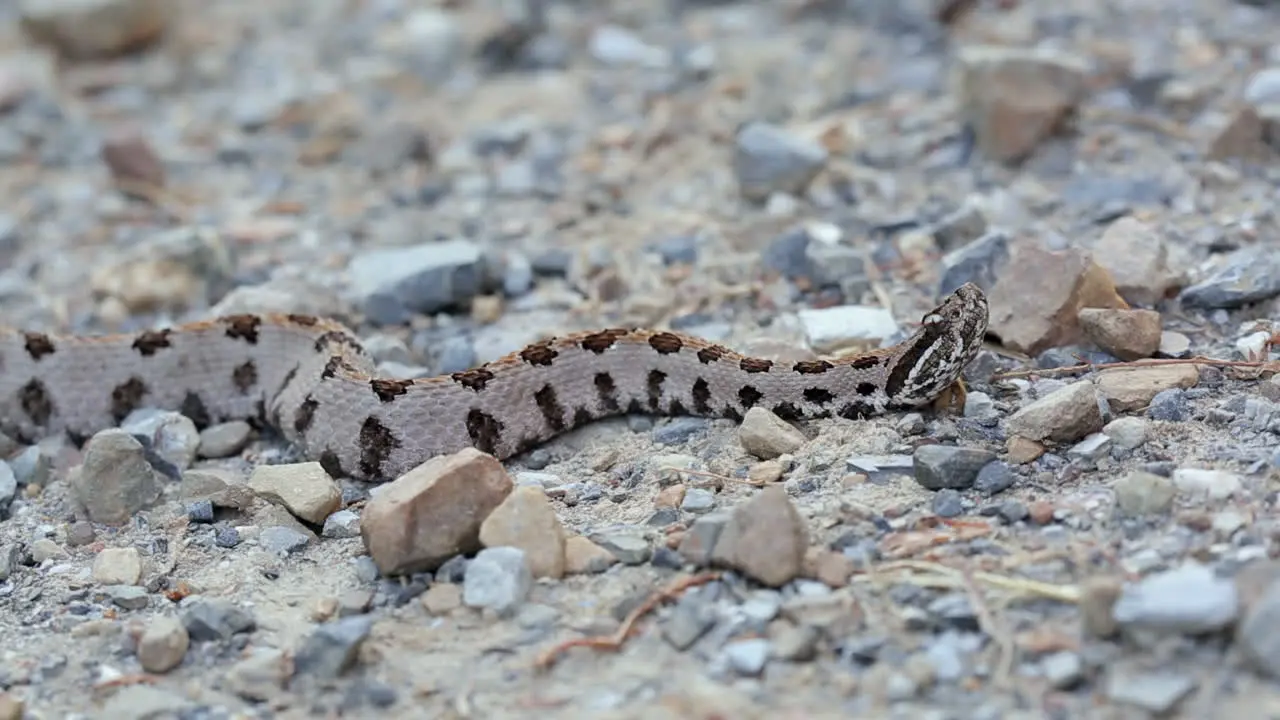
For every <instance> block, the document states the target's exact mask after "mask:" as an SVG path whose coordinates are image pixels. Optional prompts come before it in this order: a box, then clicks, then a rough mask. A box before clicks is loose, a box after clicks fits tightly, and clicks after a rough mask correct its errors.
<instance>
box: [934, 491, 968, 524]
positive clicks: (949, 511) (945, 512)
mask: <svg viewBox="0 0 1280 720" xmlns="http://www.w3.org/2000/svg"><path fill="white" fill-rule="evenodd" d="M933 513H934V514H935V515H937V516H938V517H945V518H952V517H958V516H960V515H963V514H964V496H962V495H961V494H960V491H959V490H953V489H951V488H943V489H941V490H939V491H938V492H937V494H936V495H934V496H933Z"/></svg>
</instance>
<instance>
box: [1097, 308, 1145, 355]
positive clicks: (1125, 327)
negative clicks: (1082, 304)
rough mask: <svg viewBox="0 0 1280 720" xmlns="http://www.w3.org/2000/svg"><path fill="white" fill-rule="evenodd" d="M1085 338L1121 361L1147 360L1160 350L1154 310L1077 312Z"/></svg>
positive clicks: (1099, 309)
mask: <svg viewBox="0 0 1280 720" xmlns="http://www.w3.org/2000/svg"><path fill="white" fill-rule="evenodd" d="M1077 317H1078V319H1079V321H1080V328H1081V329H1082V330H1083V331H1084V334H1085V337H1087V338H1089V340H1091V341H1093V343H1094V344H1095V345H1097V346H1098V347H1099V348H1102V349H1103V350H1105V351H1107V352H1109V353H1111V354H1112V355H1115V356H1116V357H1118V358H1120V359H1121V360H1137V359H1139V358H1149V357H1151V356H1152V355H1154V354H1155V353H1156V351H1157V350H1159V349H1160V335H1161V327H1160V313H1158V312H1156V311H1154V310H1118V309H1101V308H1081V309H1080V312H1079V313H1078V314H1077Z"/></svg>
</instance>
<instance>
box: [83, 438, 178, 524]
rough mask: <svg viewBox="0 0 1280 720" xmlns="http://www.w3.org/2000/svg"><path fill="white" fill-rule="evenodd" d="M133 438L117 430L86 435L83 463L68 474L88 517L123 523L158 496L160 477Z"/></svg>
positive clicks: (140, 445)
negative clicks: (86, 441)
mask: <svg viewBox="0 0 1280 720" xmlns="http://www.w3.org/2000/svg"><path fill="white" fill-rule="evenodd" d="M157 475H158V474H157V473H156V471H155V470H154V469H153V468H152V467H151V464H150V463H149V462H147V457H146V451H145V450H144V449H143V447H142V443H139V442H138V440H137V438H135V437H133V436H132V435H130V434H129V433H128V432H126V431H124V430H119V429H114V428H113V429H109V430H103V431H102V432H99V433H96V434H94V436H93V437H91V438H89V442H88V443H86V445H85V450H84V463H83V464H81V465H80V467H79V468H78V469H76V470H75V471H73V472H71V473H70V481H71V490H72V494H73V495H74V497H75V498H76V500H77V502H79V504H80V505H81V506H82V507H83V508H84V509H85V512H86V514H87V515H88V517H89V519H90V520H92V521H93V522H96V523H102V524H104V525H117V526H118V525H123V524H125V523H127V522H129V519H130V518H132V517H133V515H134V513H136V512H138V511H139V510H143V509H145V508H148V507H151V505H152V504H153V503H155V502H156V500H158V499H159V498H160V488H161V485H160V482H161V481H160V478H159V477H158V476H157Z"/></svg>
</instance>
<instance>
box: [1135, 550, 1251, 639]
mask: <svg viewBox="0 0 1280 720" xmlns="http://www.w3.org/2000/svg"><path fill="white" fill-rule="evenodd" d="M1239 612H1240V597H1239V593H1238V591H1237V590H1236V586H1235V583H1233V582H1232V581H1231V580H1230V579H1228V578H1221V577H1218V576H1217V575H1216V574H1214V572H1213V570H1212V569H1210V568H1208V567H1206V566H1204V565H1199V564H1195V563H1188V564H1185V565H1182V566H1181V567H1178V568H1175V569H1173V570H1168V571H1165V572H1161V573H1157V574H1154V575H1149V576H1147V577H1145V578H1143V579H1142V580H1139V581H1138V582H1136V583H1129V584H1126V585H1125V586H1124V589H1123V590H1121V592H1120V597H1119V598H1118V599H1117V600H1116V603H1115V605H1114V606H1113V607H1112V609H1111V616H1112V618H1114V619H1115V621H1116V622H1117V623H1118V624H1119V625H1120V626H1121V627H1128V628H1137V629H1144V630H1154V631H1159V632H1166V633H1183V634H1199V633H1205V632H1213V631H1216V630H1221V629H1222V628H1225V627H1227V626H1229V625H1230V624H1231V623H1233V622H1235V620H1236V617H1237V615H1238V614H1239Z"/></svg>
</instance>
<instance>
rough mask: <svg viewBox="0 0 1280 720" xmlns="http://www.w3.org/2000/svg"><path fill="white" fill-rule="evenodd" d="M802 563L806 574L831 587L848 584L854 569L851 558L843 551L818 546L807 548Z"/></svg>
mask: <svg viewBox="0 0 1280 720" xmlns="http://www.w3.org/2000/svg"><path fill="white" fill-rule="evenodd" d="M804 564H805V575H806V576H808V577H811V578H813V579H815V580H818V581H820V582H823V583H825V584H826V585H828V586H830V587H833V588H839V587H844V586H845V585H847V584H849V577H850V576H851V575H853V571H854V564H853V560H852V559H851V558H849V557H846V556H845V554H844V553H840V552H836V551H834V550H828V549H826V548H820V547H811V548H809V550H808V551H807V552H806V553H805V558H804Z"/></svg>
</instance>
